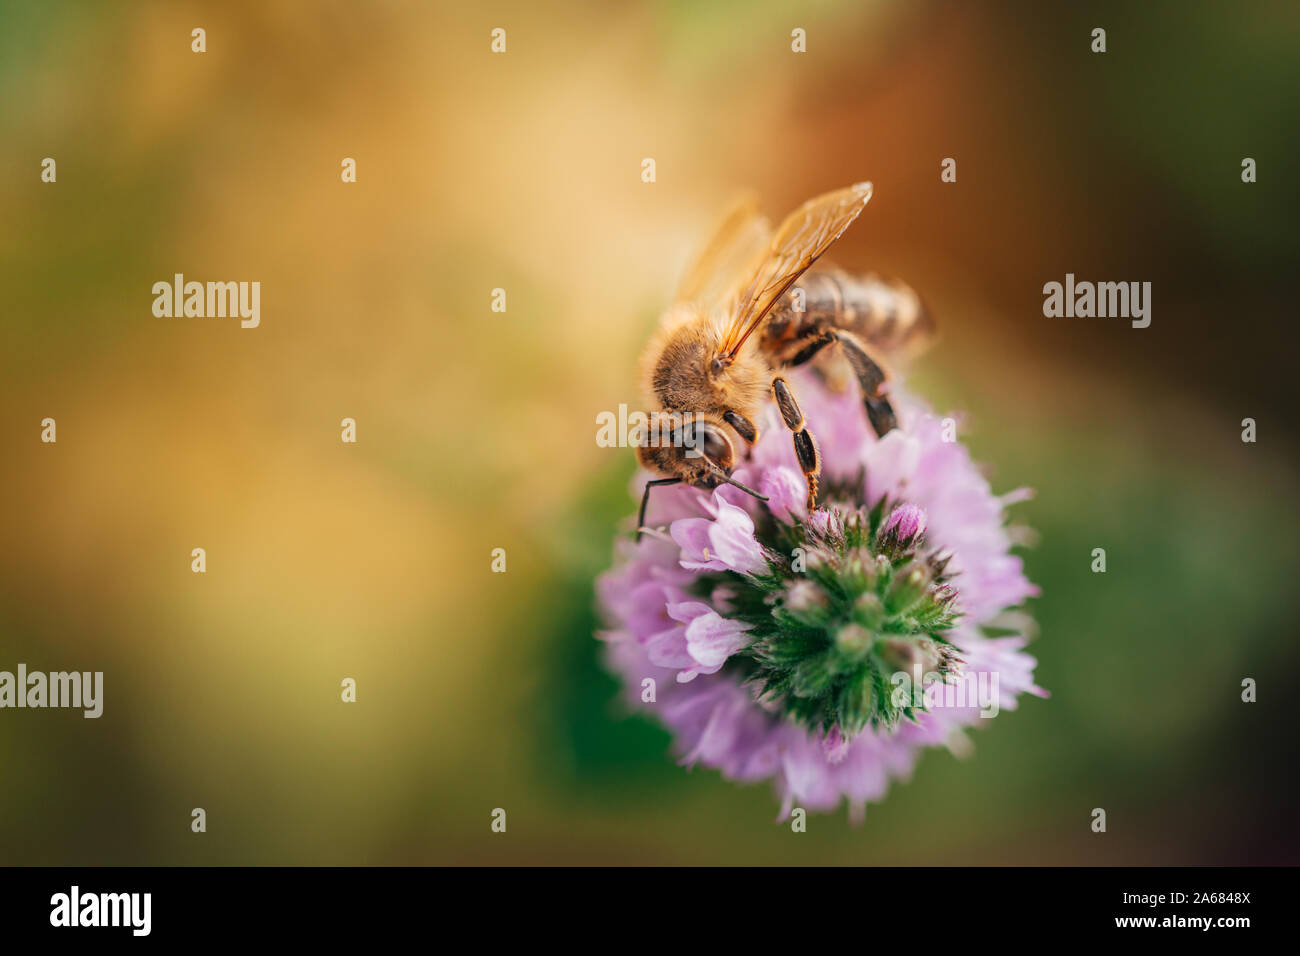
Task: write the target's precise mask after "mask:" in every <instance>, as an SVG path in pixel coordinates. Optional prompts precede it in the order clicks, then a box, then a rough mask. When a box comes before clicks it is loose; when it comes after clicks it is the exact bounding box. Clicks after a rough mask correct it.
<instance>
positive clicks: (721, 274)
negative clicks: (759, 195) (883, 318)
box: [677, 194, 772, 312]
mask: <svg viewBox="0 0 1300 956" xmlns="http://www.w3.org/2000/svg"><path fill="white" fill-rule="evenodd" d="M771 236H772V226H771V224H770V223H769V222H768V221H767V219H765V218H764V217H763V216H761V215H759V212H758V202H757V200H756V199H755V198H754V196H753V195H752V194H746V195H744V196H741V197H739V198H738V199H737V200H736V201H735V202H733V203H732V204H731V205H730V206H729V207H728V208H727V211H726V212H725V213H724V214H723V216H722V218H721V219H720V220H719V221H718V224H717V225H716V226H715V227H714V229H713V233H712V237H711V238H710V239H709V241H708V242H707V243H706V244H705V245H704V247H703V248H702V249H701V250H700V252H699V254H698V255H697V256H696V257H695V261H694V262H692V263H691V265H690V267H689V268H688V269H687V270H686V274H685V275H684V276H683V277H682V281H681V284H680V285H679V286H678V289H677V301H678V302H679V303H680V302H693V303H695V304H696V305H698V306H700V307H701V308H702V309H704V310H705V311H706V312H707V311H710V310H712V309H713V308H715V307H718V306H721V305H722V304H723V303H724V302H726V301H727V299H728V298H729V297H734V296H735V295H736V294H737V287H738V286H740V285H742V284H743V283H744V282H745V281H746V280H747V279H749V277H750V276H751V275H752V271H749V270H752V268H753V264H754V261H755V259H757V258H758V256H759V255H761V254H762V252H763V250H764V249H765V248H766V247H767V243H768V241H769V240H770V239H771Z"/></svg>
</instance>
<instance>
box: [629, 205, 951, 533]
mask: <svg viewBox="0 0 1300 956" xmlns="http://www.w3.org/2000/svg"><path fill="white" fill-rule="evenodd" d="M871 191H872V187H871V183H866V182H864V183H858V184H856V185H853V186H849V187H848V188H846V189H840V190H836V191H835V192H829V193H826V194H825V195H822V196H818V197H817V198H815V199H810V200H809V201H808V202H806V203H804V204H803V205H802V206H801V207H800V208H799V209H797V210H795V211H794V212H793V213H791V214H790V215H789V216H788V217H786V219H785V221H784V222H782V223H781V225H780V227H779V228H778V229H777V230H776V232H775V233H773V232H772V231H771V227H770V226H769V225H768V223H767V221H766V220H765V219H763V218H762V217H761V216H760V215H759V214H758V212H757V210H756V207H755V204H754V202H753V201H752V200H749V199H747V200H744V201H742V202H740V203H738V204H737V205H736V206H735V207H733V208H732V209H731V210H730V211H729V212H728V214H727V215H726V216H724V218H723V220H722V222H721V224H720V225H719V226H718V228H717V229H716V231H715V233H714V236H713V238H712V239H711V240H710V241H709V242H708V243H707V244H706V245H705V247H704V249H703V251H702V252H701V253H700V255H699V256H698V258H697V259H696V261H695V263H694V264H693V265H692V266H691V267H690V268H689V269H688V270H687V273H686V277H685V278H684V280H683V281H682V284H681V287H680V288H679V290H678V294H677V304H676V305H674V306H673V308H672V309H670V310H669V311H668V312H667V313H666V314H665V316H664V318H663V320H662V322H661V323H660V328H659V330H658V333H657V334H656V335H655V337H654V338H653V339H652V341H651V342H650V344H649V346H648V347H647V348H646V351H645V355H644V357H643V367H644V377H645V391H646V394H647V396H648V398H649V401H650V407H652V408H658V409H660V411H658V412H652V413H651V414H650V416H649V421H650V423H651V427H650V428H649V429H648V433H647V437H646V438H645V439H644V440H642V441H641V442H639V443H638V446H637V458H638V460H639V461H640V462H641V464H642V466H644V467H645V468H646V469H647V470H649V471H651V472H653V473H655V474H657V475H660V476H661V477H659V478H655V479H652V480H650V481H648V482H647V483H646V487H645V493H644V494H643V495H642V498H641V510H640V514H639V515H638V519H637V538H638V540H639V539H640V536H641V532H642V531H643V530H645V529H644V525H645V513H646V506H647V505H648V503H649V500H650V489H651V488H654V487H657V486H662V485H674V484H682V483H684V484H687V485H691V486H693V487H696V488H715V487H717V486H718V485H719V484H722V483H724V482H725V483H727V484H732V485H735V486H737V487H739V488H741V489H742V490H743V491H745V492H747V493H748V494H751V495H753V496H754V497H756V498H762V497H763V496H762V495H760V494H759V493H758V492H757V491H755V490H754V489H752V488H748V487H746V486H745V485H743V484H741V483H740V482H738V481H736V480H735V479H733V478H732V477H731V474H732V471H733V470H734V469H735V467H736V465H737V463H738V455H737V447H738V445H737V442H739V443H740V444H739V447H740V448H741V449H742V450H744V449H747V448H748V447H749V446H752V445H753V444H754V443H755V442H756V441H757V440H758V429H757V427H756V426H755V424H754V421H755V419H756V418H757V417H758V412H759V410H760V409H761V408H762V406H763V403H764V402H765V401H766V400H767V398H768V397H769V396H771V397H773V398H774V399H775V400H776V404H777V408H778V410H779V411H780V413H781V419H782V421H783V422H784V423H785V426H786V427H787V428H788V429H789V430H790V433H791V436H792V441H793V442H794V451H795V457H796V459H797V460H798V462H799V467H800V468H801V469H802V470H803V473H804V477H805V479H806V480H807V483H808V510H809V511H810V512H811V511H813V510H815V509H816V507H817V485H818V476H819V474H820V471H821V460H820V456H819V454H818V451H817V441H816V440H815V439H814V438H813V436H812V434H811V433H810V432H809V431H808V428H807V424H806V423H805V421H804V417H803V413H802V412H801V411H800V410H799V403H798V401H797V400H796V398H795V395H794V392H793V391H792V390H791V388H790V384H789V382H787V381H786V379H785V378H784V377H783V376H782V372H783V371H784V370H786V369H791V368H796V367H798V366H800V365H804V364H806V363H808V362H810V361H811V360H812V359H814V358H815V357H818V356H820V355H822V354H823V353H824V351H825V350H826V349H827V348H828V347H829V346H838V348H839V352H840V353H841V354H842V355H843V357H844V358H845V359H847V362H848V366H849V367H850V368H851V369H852V371H853V374H854V375H855V376H856V378H857V380H858V383H859V385H860V386H861V391H862V397H863V404H864V406H865V410H866V416H867V419H868V421H869V422H870V424H871V427H872V428H873V429H874V430H875V432H876V434H877V435H884V434H886V433H887V432H889V431H890V430H891V429H892V428H894V427H896V425H897V420H896V418H895V415H894V409H893V407H892V406H891V405H890V403H889V398H888V396H887V394H886V392H887V388H888V384H889V382H890V380H891V378H892V372H891V371H890V365H889V361H890V359H891V358H894V357H899V356H902V355H905V354H911V353H914V352H915V351H917V350H918V346H920V345H922V344H926V343H927V342H928V340H929V339H930V338H931V337H932V334H933V323H932V321H931V319H930V316H929V313H928V311H927V310H926V308H925V307H924V305H923V304H922V303H921V300H920V298H919V297H918V296H917V295H916V293H915V292H913V291H912V290H911V289H909V288H908V287H907V286H905V285H903V284H901V283H898V282H892V281H886V280H884V279H880V278H878V277H876V276H874V275H861V276H859V275H851V274H849V273H846V272H843V271H841V270H839V269H836V268H833V267H819V268H818V269H816V270H812V271H809V270H810V268H811V267H812V266H813V264H814V263H816V262H817V260H818V259H820V258H821V256H822V254H823V253H824V252H825V251H826V250H827V249H829V248H830V246H831V245H832V244H833V243H834V242H835V240H837V239H839V238H840V236H842V235H843V234H844V232H845V230H846V229H848V227H849V226H850V225H851V224H852V223H853V220H855V219H856V218H857V217H858V214H859V213H860V212H862V209H863V207H864V206H866V204H867V202H868V201H869V200H870V199H871ZM662 422H670V423H671V424H670V425H667V426H665V425H663V424H662ZM656 432H658V433H659V434H660V435H661V436H666V437H667V438H668V440H650V439H649V437H648V435H653V434H655V433H656Z"/></svg>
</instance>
